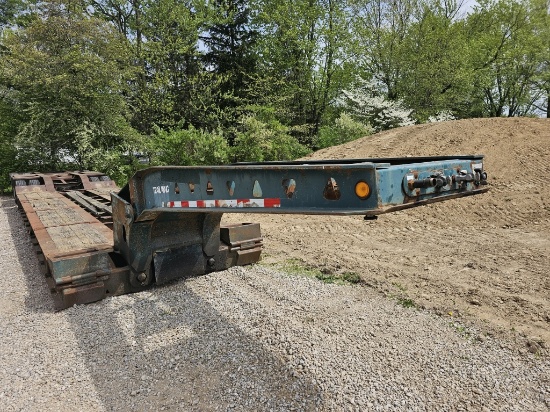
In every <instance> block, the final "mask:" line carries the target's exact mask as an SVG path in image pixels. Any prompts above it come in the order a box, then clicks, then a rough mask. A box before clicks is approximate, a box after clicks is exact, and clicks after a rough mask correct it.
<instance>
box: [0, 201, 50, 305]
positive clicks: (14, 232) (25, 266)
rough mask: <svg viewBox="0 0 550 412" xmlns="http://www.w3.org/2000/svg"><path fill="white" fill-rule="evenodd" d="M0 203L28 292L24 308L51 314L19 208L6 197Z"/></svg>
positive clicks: (43, 279) (46, 290)
mask: <svg viewBox="0 0 550 412" xmlns="http://www.w3.org/2000/svg"><path fill="white" fill-rule="evenodd" d="M0 203H1V205H2V206H1V207H2V209H3V211H4V213H6V216H7V218H8V223H9V226H10V231H11V236H12V239H13V244H14V245H15V247H16V250H17V259H18V261H19V264H20V265H21V270H22V271H23V273H24V276H25V283H26V286H27V292H28V294H27V296H25V307H26V309H27V310H29V311H31V312H37V313H44V312H53V311H54V303H53V299H52V297H51V295H50V292H49V288H48V284H47V283H46V279H45V277H44V275H43V274H42V271H41V268H40V262H39V261H38V257H37V255H36V253H34V247H33V245H32V243H31V236H30V234H29V230H28V229H27V228H26V227H25V225H24V224H23V219H22V217H21V214H20V213H19V208H18V207H17V205H16V204H15V200H14V199H13V198H11V197H8V196H2V197H0Z"/></svg>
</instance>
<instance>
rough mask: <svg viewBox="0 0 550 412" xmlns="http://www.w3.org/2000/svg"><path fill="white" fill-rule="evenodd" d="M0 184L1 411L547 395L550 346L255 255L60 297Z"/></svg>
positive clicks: (432, 403)
mask: <svg viewBox="0 0 550 412" xmlns="http://www.w3.org/2000/svg"><path fill="white" fill-rule="evenodd" d="M0 200H1V209H0V210H1V211H0V234H1V237H0V242H1V244H0V255H1V273H2V276H1V278H0V290H1V291H2V292H1V296H2V299H1V300H0V367H1V369H2V371H3V373H2V374H0V409H1V410H2V411H19V410H23V411H60V410H63V411H103V410H105V411H110V410H143V411H146V410H155V411H157V410H185V411H187V410H201V411H203V410H204V411H210V410H254V411H257V410H266V411H267V410H274V411H277V410H280V411H288V410H300V411H302V410H311V411H313V410H315V411H318V410H321V411H323V410H326V411H332V410H334V411H341V410H350V411H355V410H356V411H365V410H373V411H377V410H395V411H402V410H468V411H472V410H489V411H496V410H502V411H542V410H548V409H549V408H550V362H549V359H548V358H547V357H545V356H536V355H533V354H530V353H527V354H520V353H518V351H517V350H515V349H513V348H514V346H513V345H509V344H508V343H507V342H506V341H504V340H502V339H503V338H501V337H496V336H490V335H487V334H486V333H481V332H479V331H478V330H476V329H475V328H473V327H469V326H467V325H464V324H461V323H460V322H458V321H457V320H455V319H453V318H452V317H439V316H436V315H435V314H433V313H432V312H428V311H423V310H419V309H415V308H406V307H403V306H401V305H399V304H397V303H396V302H395V301H394V300H390V299H385V298H383V297H382V296H380V295H379V294H378V293H376V292H375V291H373V290H372V289H370V288H368V287H365V286H346V285H335V284H326V283H323V282H321V281H318V280H316V279H312V278H308V277H304V276H298V275H290V274H286V273H282V272H280V271H276V270H273V269H271V268H266V267H263V266H260V265H256V266H252V267H246V268H232V269H231V270H228V271H225V272H221V273H216V274H213V275H207V276H201V277H197V278H193V279H187V280H185V281H179V282H175V283H172V284H170V285H167V286H164V287H158V288H154V289H151V290H150V291H147V292H144V293H137V294H133V295H126V296H121V297H115V298H110V299H107V300H105V301H102V302H99V303H96V304H91V305H85V306H76V307H73V308H70V309H68V310H65V311H63V312H59V313H55V312H53V305H52V301H51V298H50V296H49V292H48V291H47V288H46V284H45V281H44V279H43V278H42V275H41V272H40V268H39V264H38V261H37V258H36V256H35V255H34V252H33V249H32V245H31V243H30V239H29V237H28V235H27V233H26V230H25V228H24V226H23V224H22V221H21V219H20V217H19V214H18V211H17V208H16V207H15V204H14V202H13V200H12V199H10V198H7V197H1V198H0Z"/></svg>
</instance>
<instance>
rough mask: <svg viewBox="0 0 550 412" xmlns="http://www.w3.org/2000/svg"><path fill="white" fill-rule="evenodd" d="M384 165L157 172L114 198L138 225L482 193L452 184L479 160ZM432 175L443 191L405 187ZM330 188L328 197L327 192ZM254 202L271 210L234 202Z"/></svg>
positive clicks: (378, 206)
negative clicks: (269, 203)
mask: <svg viewBox="0 0 550 412" xmlns="http://www.w3.org/2000/svg"><path fill="white" fill-rule="evenodd" d="M387 160H388V161H385V159H359V160H354V161H343V162H342V163H335V161H327V162H320V161H316V162H300V163H298V162H289V163H280V162H279V163H261V164H242V165H241V164H237V165H232V166H215V167H208V168H199V167H167V168H166V167H156V168H149V169H145V170H142V171H139V172H138V173H136V175H135V176H134V177H133V178H132V179H131V180H130V182H129V183H128V186H127V187H126V188H125V189H124V190H123V191H122V192H121V197H122V198H124V199H125V200H126V201H127V202H128V203H131V205H132V207H133V212H134V213H135V216H136V220H137V221H139V220H150V219H154V218H156V217H157V216H158V214H159V213H160V212H162V213H164V212H166V213H171V212H205V213H242V212H245V213H303V214H339V215H349V214H365V215H369V214H370V215H372V214H380V213H384V212H386V211H388V210H394V208H395V207H400V208H403V207H412V206H415V205H417V204H418V203H419V202H429V201H435V200H443V199H444V198H446V197H451V196H452V197H456V196H464V195H468V194H473V193H477V192H480V191H484V190H486V188H485V187H484V186H483V185H482V184H483V183H485V179H482V178H479V179H477V180H472V181H471V182H459V181H458V179H459V176H461V174H464V173H466V174H471V175H474V174H475V173H476V170H477V172H478V173H479V172H483V157H482V156H456V157H436V158H413V159H411V160H412V162H408V161H407V158H401V159H387ZM437 176H442V177H445V178H446V180H447V182H446V184H445V185H444V186H441V187H421V188H412V187H409V185H408V182H410V181H417V180H422V179H428V180H429V179H434V178H435V177H437ZM407 179H408V180H407ZM455 179H456V180H455ZM358 181H365V182H367V183H368V185H369V186H370V188H371V195H370V196H369V197H367V198H366V199H360V198H359V197H358V196H357V195H356V194H355V185H356V184H357V182H358ZM190 187H192V189H193V190H191V189H190ZM176 188H177V189H178V190H176ZM207 188H210V190H207ZM289 188H291V189H289ZM328 189H330V190H328ZM334 190H336V192H335V193H333V195H332V196H330V195H329V194H328V193H331V191H334ZM255 198H263V199H270V200H276V201H277V202H278V205H277V206H278V207H275V208H270V209H269V210H266V209H265V207H262V206H261V204H259V203H258V202H254V201H250V202H248V203H246V202H239V200H242V199H245V200H246V199H252V200H253V199H255ZM197 201H199V204H198V205H194V207H189V206H187V207H177V205H180V204H181V203H182V202H197ZM200 201H207V202H210V205H209V206H210V207H201V206H200ZM216 201H217V202H216ZM174 202H175V203H176V207H175V208H174V207H173V203H174ZM231 205H232V206H233V207H229V206H231ZM239 205H241V206H242V207H238V206H239ZM254 206H256V207H254Z"/></svg>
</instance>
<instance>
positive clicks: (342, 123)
mask: <svg viewBox="0 0 550 412" xmlns="http://www.w3.org/2000/svg"><path fill="white" fill-rule="evenodd" d="M372 132H373V129H372V127H371V126H370V125H368V124H364V123H361V122H358V121H356V120H354V119H353V118H352V117H351V116H350V115H349V114H347V113H346V112H342V113H341V114H340V117H339V118H337V119H336V120H335V121H334V124H333V125H330V126H323V127H321V130H319V139H318V140H317V147H318V148H319V149H323V148H325V147H330V146H336V145H339V144H343V143H346V142H350V141H352V140H355V139H359V138H360V137H365V136H368V135H370V134H372Z"/></svg>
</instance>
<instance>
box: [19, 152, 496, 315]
mask: <svg viewBox="0 0 550 412" xmlns="http://www.w3.org/2000/svg"><path fill="white" fill-rule="evenodd" d="M10 178H11V181H12V185H13V191H14V195H15V198H16V202H17V204H18V206H19V207H20V210H21V212H22V214H23V217H24V219H25V220H26V224H27V225H28V228H29V230H30V233H31V235H32V238H33V242H34V244H35V246H36V249H37V252H38V255H39V260H40V262H41V264H42V268H43V271H44V274H45V276H46V280H47V283H48V285H49V287H50V290H51V292H52V295H53V298H54V302H55V307H56V309H58V310H60V309H64V308H67V307H69V306H72V305H74V304H82V303H90V302H95V301H98V300H101V299H104V298H105V297H107V296H113V295H120V294H125V293H131V292H137V291H141V290H144V289H146V288H148V287H150V286H151V285H153V284H157V285H158V284H163V283H166V282H169V281H171V280H173V279H177V278H181V277H187V276H196V275H201V274H205V273H208V272H213V271H220V270H224V269H227V268H229V267H231V266H235V265H246V264H250V263H254V262H257V261H258V260H259V259H260V254H261V251H262V236H261V232H260V226H259V224H257V223H242V224H237V225H221V224H220V222H221V218H222V214H223V213H298V214H324V215H364V216H365V218H366V219H369V218H375V217H376V216H377V215H380V214H383V213H388V212H392V211H396V210H401V209H405V208H409V207H415V206H420V205H424V204H427V203H431V202H436V201H442V200H446V199H451V198H456V197H461V196H467V195H473V194H477V193H481V192H484V191H486V190H487V186H486V184H487V174H486V172H485V171H484V168H483V156H480V155H474V156H446V157H417V158H412V157H407V158H385V159H354V160H326V161H313V160H312V161H295V162H268V163H240V164H235V165H229V166H211V167H151V168H148V169H144V170H141V171H138V172H137V173H136V174H135V175H134V176H133V177H132V178H131V179H130V181H129V182H128V184H127V185H126V186H124V187H123V188H122V189H119V188H118V187H117V186H116V185H115V183H114V182H113V181H112V180H111V179H110V178H109V177H108V176H106V175H104V174H102V173H97V172H88V171H86V172H63V173H12V174H11V175H10Z"/></svg>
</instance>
